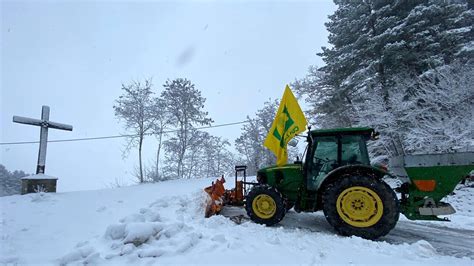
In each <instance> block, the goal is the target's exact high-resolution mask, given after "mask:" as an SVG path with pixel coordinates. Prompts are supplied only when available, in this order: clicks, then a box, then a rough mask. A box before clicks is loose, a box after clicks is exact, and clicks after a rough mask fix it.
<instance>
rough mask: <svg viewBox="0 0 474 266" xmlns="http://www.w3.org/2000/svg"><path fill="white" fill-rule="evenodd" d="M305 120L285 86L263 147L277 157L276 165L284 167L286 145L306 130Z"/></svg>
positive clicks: (286, 155)
mask: <svg viewBox="0 0 474 266" xmlns="http://www.w3.org/2000/svg"><path fill="white" fill-rule="evenodd" d="M306 125H307V122H306V118H305V117H304V114H303V111H301V108H300V106H299V104H298V101H297V100H296V98H295V96H294V95H293V93H292V92H291V90H290V87H289V86H288V85H286V88H285V93H283V98H282V99H281V102H280V107H278V112H277V114H276V116H275V120H273V124H272V127H271V128H270V132H268V136H267V138H266V139H265V142H264V143H263V145H264V146H265V147H267V148H268V149H269V150H271V151H272V152H273V153H274V154H275V155H276V157H277V165H279V166H280V165H284V164H286V162H287V160H288V153H287V150H286V145H287V143H288V141H290V139H292V138H293V137H294V136H295V135H296V134H298V133H300V132H302V131H305V130H306Z"/></svg>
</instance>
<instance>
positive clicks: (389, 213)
mask: <svg viewBox="0 0 474 266" xmlns="http://www.w3.org/2000/svg"><path fill="white" fill-rule="evenodd" d="M323 210H324V215H325V216H326V219H327V220H328V222H329V223H330V224H331V225H332V226H333V227H334V228H335V229H336V231H337V232H338V233H340V234H342V235H355V236H360V237H363V238H366V239H376V238H378V237H381V236H384V235H386V234H388V232H390V230H392V229H393V228H394V227H395V224H396V223H397V221H398V217H399V205H398V199H397V196H396V195H395V193H394V192H393V190H392V189H391V188H390V187H389V186H388V185H387V184H386V183H385V182H383V181H381V180H378V179H376V178H374V177H367V176H345V177H342V178H341V179H338V180H336V181H335V182H333V183H331V184H329V185H328V186H327V187H326V189H325V190H324V191H323Z"/></svg>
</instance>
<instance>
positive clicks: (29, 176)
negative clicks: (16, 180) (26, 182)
mask: <svg viewBox="0 0 474 266" xmlns="http://www.w3.org/2000/svg"><path fill="white" fill-rule="evenodd" d="M21 179H31V180H33V179H54V180H57V179H58V178H57V177H54V176H50V175H45V174H36V175H27V176H25V177H22V178H21Z"/></svg>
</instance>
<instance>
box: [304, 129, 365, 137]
mask: <svg viewBox="0 0 474 266" xmlns="http://www.w3.org/2000/svg"><path fill="white" fill-rule="evenodd" d="M373 132H374V129H373V128H370V127H346V128H330V129H315V130H311V135H313V136H333V135H369V136H370V135H371V134H372V133H373Z"/></svg>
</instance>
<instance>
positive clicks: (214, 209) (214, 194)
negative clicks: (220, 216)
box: [204, 176, 225, 218]
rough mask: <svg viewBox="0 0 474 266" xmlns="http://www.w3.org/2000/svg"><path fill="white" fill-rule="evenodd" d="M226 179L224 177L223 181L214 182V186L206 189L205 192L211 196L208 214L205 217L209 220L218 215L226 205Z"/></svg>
mask: <svg viewBox="0 0 474 266" xmlns="http://www.w3.org/2000/svg"><path fill="white" fill-rule="evenodd" d="M224 183H225V179H224V176H222V177H221V179H217V180H216V182H215V183H214V182H212V185H211V186H209V187H207V188H205V189H204V191H206V192H207V194H209V198H208V199H207V202H206V205H207V206H206V213H205V217H206V218H208V217H210V216H212V215H214V214H217V213H219V212H220V211H221V209H222V206H223V205H224V198H223V197H224V194H225V188H224Z"/></svg>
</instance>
